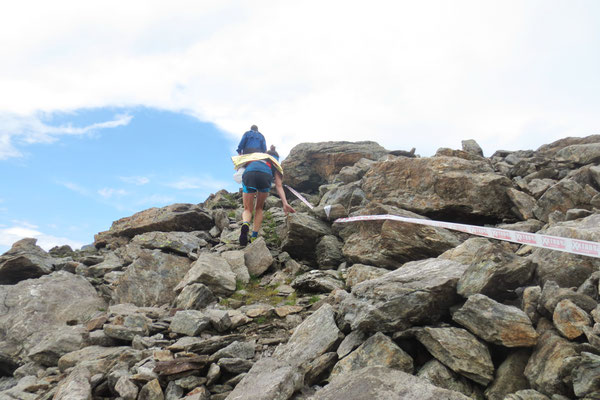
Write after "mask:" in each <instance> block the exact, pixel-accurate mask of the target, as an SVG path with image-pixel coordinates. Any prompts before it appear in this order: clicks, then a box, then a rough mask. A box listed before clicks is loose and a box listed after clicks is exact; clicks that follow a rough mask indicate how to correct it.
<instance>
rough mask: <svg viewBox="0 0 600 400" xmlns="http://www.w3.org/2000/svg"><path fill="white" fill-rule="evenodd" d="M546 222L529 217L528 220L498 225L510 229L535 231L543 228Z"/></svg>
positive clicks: (500, 227)
mask: <svg viewBox="0 0 600 400" xmlns="http://www.w3.org/2000/svg"><path fill="white" fill-rule="evenodd" d="M543 226H544V223H543V222H542V221H538V220H537V219H529V220H527V221H520V222H515V223H514V224H499V225H497V227H498V228H499V229H506V230H509V231H520V232H529V233H535V232H537V231H539V230H540V229H542V228H543Z"/></svg>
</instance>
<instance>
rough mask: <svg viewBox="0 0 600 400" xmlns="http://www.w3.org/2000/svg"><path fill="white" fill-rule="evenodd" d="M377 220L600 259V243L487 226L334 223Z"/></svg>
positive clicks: (377, 217)
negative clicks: (360, 222) (372, 222)
mask: <svg viewBox="0 0 600 400" xmlns="http://www.w3.org/2000/svg"><path fill="white" fill-rule="evenodd" d="M375 220H392V221H400V222H407V223H410V224H419V225H428V226H434V227H437V228H444V229H451V230H455V231H461V232H465V233H470V234H471V235H477V236H483V237H487V238H490V239H498V240H504V241H507V242H514V243H519V244H525V245H529V246H534V247H541V248H543V249H549V250H558V251H563V252H566V253H572V254H579V255H582V256H590V257H596V258H600V243H597V242H590V241H587V240H579V239H571V238H564V237H560V236H549V235H541V234H537V233H528V232H520V231H510V230H507V229H498V228H488V227H485V226H475V225H466V224H457V223H454V222H441V221H433V220H427V219H417V218H407V217H401V216H399V215H389V214H386V215H360V216H356V217H348V218H338V219H336V220H335V221H333V222H334V223H336V222H339V223H346V222H355V221H375Z"/></svg>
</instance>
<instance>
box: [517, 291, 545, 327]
mask: <svg viewBox="0 0 600 400" xmlns="http://www.w3.org/2000/svg"><path fill="white" fill-rule="evenodd" d="M541 297H542V288H541V287H539V286H529V287H526V288H525V290H523V299H522V302H521V309H522V310H523V311H524V312H525V314H527V316H528V317H529V319H530V320H531V322H532V323H534V324H536V323H537V322H538V320H539V319H540V314H539V313H538V307H539V303H540V298H541Z"/></svg>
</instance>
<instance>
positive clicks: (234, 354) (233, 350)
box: [211, 341, 256, 361]
mask: <svg viewBox="0 0 600 400" xmlns="http://www.w3.org/2000/svg"><path fill="white" fill-rule="evenodd" d="M255 352H256V342H254V341H252V342H238V341H235V342H233V343H231V344H230V345H228V346H227V347H224V348H222V349H221V350H219V351H217V352H216V353H215V354H213V355H212V356H211V358H212V359H213V360H214V361H219V359H221V358H242V359H244V360H250V359H252V358H253V357H254V354H255Z"/></svg>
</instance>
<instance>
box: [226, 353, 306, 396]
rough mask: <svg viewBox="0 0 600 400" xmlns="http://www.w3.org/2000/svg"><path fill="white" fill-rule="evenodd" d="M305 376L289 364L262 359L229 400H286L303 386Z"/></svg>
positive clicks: (272, 359)
mask: <svg viewBox="0 0 600 400" xmlns="http://www.w3.org/2000/svg"><path fill="white" fill-rule="evenodd" d="M302 380H303V374H302V373H301V372H300V371H299V370H298V369H297V368H296V367H295V366H292V365H290V364H289V363H287V362H285V361H281V360H277V359H275V358H268V357H267V358H262V359H260V360H258V361H257V362H256V363H255V364H254V365H253V366H252V368H251V369H250V371H248V373H247V374H246V376H245V377H244V378H243V379H242V380H241V382H240V383H239V384H238V385H237V386H236V387H235V389H233V391H232V392H231V393H230V394H229V396H227V400H284V399H289V398H290V397H291V396H292V394H293V393H294V392H295V391H296V390H298V389H300V387H301V386H302Z"/></svg>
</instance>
